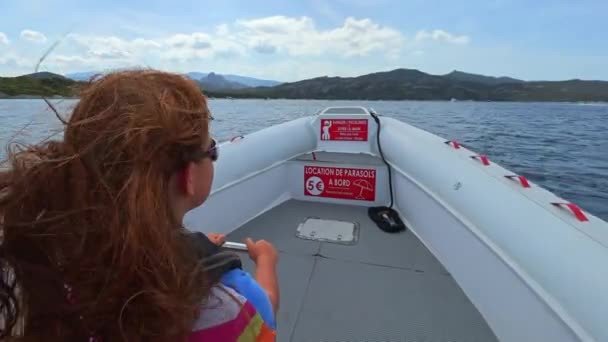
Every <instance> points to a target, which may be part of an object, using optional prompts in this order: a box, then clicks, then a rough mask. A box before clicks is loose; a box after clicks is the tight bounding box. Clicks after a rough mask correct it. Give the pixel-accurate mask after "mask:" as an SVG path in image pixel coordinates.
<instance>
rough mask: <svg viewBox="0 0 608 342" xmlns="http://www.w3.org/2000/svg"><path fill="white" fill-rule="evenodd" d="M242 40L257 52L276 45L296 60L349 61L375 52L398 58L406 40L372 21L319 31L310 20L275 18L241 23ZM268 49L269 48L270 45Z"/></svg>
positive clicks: (352, 21) (353, 21) (356, 21)
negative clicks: (263, 46)
mask: <svg viewBox="0 0 608 342" xmlns="http://www.w3.org/2000/svg"><path fill="white" fill-rule="evenodd" d="M237 26H238V27H239V28H240V30H239V31H238V32H237V33H236V36H237V37H238V39H239V40H240V41H242V42H245V43H246V44H247V45H248V46H249V47H251V48H256V47H259V46H260V42H272V45H273V46H274V47H275V48H276V50H277V51H281V52H285V53H287V54H289V55H292V56H319V55H325V54H328V53H329V54H337V55H341V56H345V57H351V56H366V55H369V54H370V53H371V52H373V51H379V52H380V53H382V54H385V55H395V54H398V53H399V51H400V49H401V47H402V45H403V42H404V38H403V36H402V34H401V33H400V32H399V31H397V30H394V29H392V28H389V27H384V26H380V25H379V24H377V23H374V22H373V21H372V20H370V19H355V18H352V17H349V18H346V20H345V21H344V24H343V25H342V26H340V27H336V28H334V29H329V30H319V29H317V28H316V26H315V23H314V21H313V20H312V19H311V18H309V17H300V18H293V17H285V16H274V17H266V18H260V19H252V20H240V21H237ZM267 45H268V44H267Z"/></svg>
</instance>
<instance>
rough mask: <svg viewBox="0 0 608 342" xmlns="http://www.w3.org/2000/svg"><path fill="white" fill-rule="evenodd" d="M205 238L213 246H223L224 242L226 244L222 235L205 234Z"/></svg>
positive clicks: (224, 236)
mask: <svg viewBox="0 0 608 342" xmlns="http://www.w3.org/2000/svg"><path fill="white" fill-rule="evenodd" d="M207 237H208V238H209V240H210V241H211V242H213V243H214V244H216V245H218V246H221V245H223V244H224V242H226V235H224V234H218V233H209V234H207Z"/></svg>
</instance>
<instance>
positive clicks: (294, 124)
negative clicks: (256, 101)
mask: <svg viewBox="0 0 608 342" xmlns="http://www.w3.org/2000/svg"><path fill="white" fill-rule="evenodd" d="M376 118H377V116H376V115H375V114H374V113H373V112H370V111H369V110H367V109H365V108H362V107H330V108H327V109H325V110H323V111H322V112H320V113H319V114H317V115H314V116H310V117H304V118H300V119H297V120H293V121H290V122H286V123H283V124H280V125H277V126H273V127H268V128H266V129H263V130H261V131H258V132H255V133H252V134H249V135H246V136H244V137H243V138H241V139H235V140H233V141H231V142H226V143H224V144H222V145H221V146H220V148H221V154H222V156H221V158H220V160H219V161H218V162H217V164H216V172H215V180H214V185H213V190H212V194H211V196H210V197H209V199H208V200H207V202H205V204H204V205H203V206H201V207H200V208H197V209H196V210H194V211H192V212H191V213H189V214H188V215H187V217H186V224H187V226H188V227H190V228H192V229H194V230H200V231H203V232H211V231H214V232H223V233H226V234H228V240H230V241H233V242H242V240H243V239H244V238H245V237H253V238H257V239H259V238H262V239H266V240H269V241H271V242H273V243H274V244H275V246H276V247H277V249H278V250H279V251H280V263H279V277H280V287H281V308H280V311H279V313H278V315H277V322H278V341H495V340H500V341H608V324H605V321H604V319H606V317H608V295H607V293H608V267H606V265H608V224H607V223H606V222H604V221H602V220H600V219H599V218H597V217H595V216H593V215H591V214H589V213H587V212H585V211H583V210H582V209H580V208H578V207H577V206H576V205H574V204H572V203H569V202H567V201H566V200H564V199H562V198H559V197H557V196H556V195H554V194H552V193H550V192H548V191H547V190H545V189H543V188H541V187H540V186H538V185H537V184H534V183H533V182H530V181H529V180H527V179H525V178H524V177H522V176H520V175H516V174H514V173H513V172H511V171H509V170H506V169H505V168H503V167H501V166H499V165H498V164H496V163H494V162H493V161H492V160H490V159H489V158H488V157H486V156H483V155H479V154H477V153H475V152H473V151H471V150H469V149H467V148H465V147H463V146H462V145H460V144H458V143H457V142H455V141H446V139H442V138H440V137H438V136H436V135H433V134H431V133H428V132H426V131H423V130H421V129H418V128H415V127H413V126H410V125H408V124H406V123H403V122H400V121H397V120H395V119H392V118H388V117H379V119H378V121H376V120H375V119H376ZM377 122H378V123H379V125H378V123H377ZM391 203H392V208H393V209H394V210H395V211H396V212H397V213H398V214H399V216H400V218H401V220H402V221H403V222H404V223H405V226H407V229H406V230H405V231H399V232H395V233H390V232H387V231H384V230H381V229H380V228H379V227H378V226H377V224H376V223H375V222H374V221H372V220H371V219H370V216H369V215H368V211H369V209H368V208H370V207H379V206H391V205H390V204H391ZM376 218H377V217H376ZM380 221H382V222H384V224H385V225H384V228H385V229H386V228H387V227H388V229H386V230H389V231H390V230H399V229H392V228H394V227H396V228H398V227H399V226H398V222H394V220H391V219H390V217H389V216H387V215H384V216H382V218H381V219H380ZM233 245H234V244H233ZM243 260H244V261H245V267H246V268H248V269H252V265H251V263H250V262H249V261H248V260H247V258H246V257H245V256H244V257H243Z"/></svg>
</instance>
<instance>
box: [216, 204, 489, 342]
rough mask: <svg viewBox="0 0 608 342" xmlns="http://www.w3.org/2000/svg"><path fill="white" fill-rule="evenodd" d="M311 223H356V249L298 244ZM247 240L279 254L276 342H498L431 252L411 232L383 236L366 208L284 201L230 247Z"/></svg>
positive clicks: (237, 233) (236, 236) (249, 267)
mask: <svg viewBox="0 0 608 342" xmlns="http://www.w3.org/2000/svg"><path fill="white" fill-rule="evenodd" d="M308 217H318V218H324V219H335V220H342V221H350V222H357V223H358V224H359V226H360V233H359V241H358V242H357V243H356V244H355V245H350V246H349V245H340V244H335V243H329V242H319V241H313V240H304V239H301V238H298V237H296V229H297V227H298V225H299V224H300V223H301V222H303V221H304V220H305V219H306V218H308ZM245 237H252V238H254V239H266V240H268V241H271V242H272V243H273V244H274V245H275V246H276V247H277V249H278V250H279V252H280V261H279V281H280V290H281V305H280V310H279V313H278V315H277V325H278V339H277V341H281V342H282V341H293V342H314V341H496V337H495V336H494V334H493V333H492V331H491V330H490V328H489V327H488V325H487V324H486V322H485V321H484V319H483V318H482V317H481V315H480V314H479V312H478V311H477V310H476V309H475V307H474V306H473V305H472V304H471V302H470V301H469V300H468V299H467V297H466V296H465V294H464V293H463V292H462V290H461V289H460V288H459V287H458V285H457V284H456V282H455V281H454V280H453V279H452V277H451V276H450V275H449V274H448V273H447V272H446V270H445V269H444V268H443V267H442V265H441V264H440V263H439V262H438V261H437V259H436V258H435V257H434V256H433V255H432V254H431V253H430V252H429V251H428V249H427V248H426V247H424V245H423V244H422V243H421V242H420V241H419V240H418V239H417V238H416V237H415V236H414V235H413V234H412V233H411V232H409V231H408V232H403V233H399V234H387V233H384V232H383V231H381V230H380V229H378V228H377V227H376V226H375V225H374V223H373V222H372V221H371V220H370V219H369V218H368V217H367V210H366V208H364V207H356V206H345V205H331V204H321V203H314V202H302V201H293V200H292V201H288V202H286V203H283V204H282V205H280V206H278V207H276V208H274V209H272V210H270V211H269V212H266V213H264V214H263V215H261V216H259V217H257V218H255V219H254V220H252V221H250V222H248V223H246V224H245V225H243V226H242V227H240V228H239V229H237V230H236V231H234V232H233V233H231V234H230V235H229V236H228V240H229V241H242V240H243V239H244V238H245ZM242 259H243V261H244V264H245V268H246V269H247V270H249V271H251V272H252V273H253V272H254V267H253V264H252V263H251V261H249V258H248V257H247V256H246V255H243V257H242Z"/></svg>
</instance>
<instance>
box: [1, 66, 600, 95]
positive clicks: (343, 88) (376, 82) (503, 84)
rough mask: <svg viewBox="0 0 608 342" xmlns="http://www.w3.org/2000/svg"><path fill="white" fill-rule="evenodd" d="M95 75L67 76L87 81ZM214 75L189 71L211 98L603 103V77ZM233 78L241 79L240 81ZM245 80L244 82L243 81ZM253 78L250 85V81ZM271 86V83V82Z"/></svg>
mask: <svg viewBox="0 0 608 342" xmlns="http://www.w3.org/2000/svg"><path fill="white" fill-rule="evenodd" d="M93 74H94V73H80V74H78V75H74V74H70V75H66V76H69V77H72V78H76V79H89V78H90V77H91V76H92V75H93ZM228 76H230V75H219V74H216V73H208V74H207V73H194V72H193V73H189V74H188V77H190V78H192V79H194V80H196V81H197V82H198V84H199V85H200V87H201V89H202V90H203V91H204V92H205V93H206V94H207V95H208V96H211V97H233V98H291V99H352V100H454V99H455V100H472V101H572V102H577V101H590V102H593V101H603V102H608V82H606V81H584V80H578V79H574V80H566V81H524V80H519V79H515V78H511V77H492V76H485V75H478V74H470V73H466V72H462V71H453V72H450V73H448V74H445V75H432V74H428V73H425V72H422V71H419V70H415V69H395V70H391V71H384V72H376V73H371V74H367V75H362V76H357V77H328V76H323V77H316V78H312V79H307V80H302V81H298V82H291V83H281V84H278V85H274V86H248V85H247V84H254V85H255V84H260V83H256V82H262V84H268V83H264V82H273V81H267V80H259V79H251V78H248V77H244V76H237V75H231V77H228ZM234 77H240V80H241V82H238V81H235V78H234ZM242 82H245V83H247V84H245V83H242ZM248 82H252V83H248ZM82 84H83V83H82V82H78V81H74V80H72V79H70V78H66V77H64V76H62V75H57V74H53V73H48V72H44V73H35V74H30V75H23V76H19V77H4V78H3V77H0V97H13V96H22V95H31V96H53V95H57V96H74V95H75V94H76V93H77V89H78V88H79V87H80V86H81V85H82ZM270 84H272V83H270Z"/></svg>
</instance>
